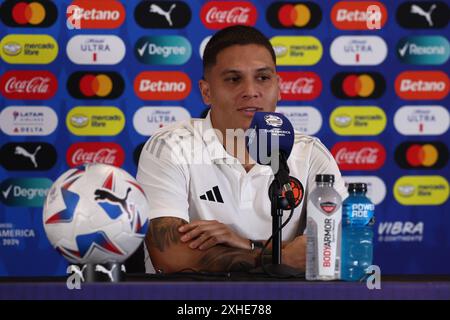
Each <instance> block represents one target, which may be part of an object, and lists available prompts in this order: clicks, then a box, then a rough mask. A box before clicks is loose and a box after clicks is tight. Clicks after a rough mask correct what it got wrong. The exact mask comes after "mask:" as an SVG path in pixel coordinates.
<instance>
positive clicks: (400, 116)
mask: <svg viewBox="0 0 450 320" xmlns="http://www.w3.org/2000/svg"><path fill="white" fill-rule="evenodd" d="M449 124H450V115H449V113H448V111H447V109H445V108H444V107H442V106H403V107H401V108H400V109H398V110H397V112H396V113H395V115H394V125H395V129H396V130H397V131H398V132H400V133H401V134H403V135H405V136H427V135H441V134H443V133H445V132H446V131H447V130H448V127H449Z"/></svg>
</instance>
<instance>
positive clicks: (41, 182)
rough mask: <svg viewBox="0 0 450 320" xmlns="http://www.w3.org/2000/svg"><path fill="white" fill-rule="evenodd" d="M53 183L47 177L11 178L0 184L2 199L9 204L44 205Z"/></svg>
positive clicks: (21, 205) (15, 205) (22, 205)
mask: <svg viewBox="0 0 450 320" xmlns="http://www.w3.org/2000/svg"><path fill="white" fill-rule="evenodd" d="M52 184H53V182H52V181H51V180H50V179H47V178H9V179H6V180H4V181H3V182H2V183H1V184H0V200H1V202H3V203H4V204H5V205H7V206H14V207H17V206H20V207H42V205H43V204H44V200H45V197H46V196H47V194H48V191H49V190H50V187H51V186H52Z"/></svg>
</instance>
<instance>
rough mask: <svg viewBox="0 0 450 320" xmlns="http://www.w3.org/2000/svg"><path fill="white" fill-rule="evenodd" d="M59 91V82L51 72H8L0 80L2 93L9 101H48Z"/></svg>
mask: <svg viewBox="0 0 450 320" xmlns="http://www.w3.org/2000/svg"><path fill="white" fill-rule="evenodd" d="M57 89H58V80H57V79H56V77H55V76H54V75H53V73H51V72H50V71H31V70H29V71H22V70H13V71H7V72H5V73H4V74H3V76H1V78H0V91H1V93H2V95H3V96H4V97H5V98H7V99H20V100H47V99H50V98H52V97H53V96H54V95H55V93H56V91H57Z"/></svg>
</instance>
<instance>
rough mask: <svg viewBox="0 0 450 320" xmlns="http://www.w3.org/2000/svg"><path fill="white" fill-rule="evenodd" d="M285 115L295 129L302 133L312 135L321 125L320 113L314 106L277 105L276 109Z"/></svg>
mask: <svg viewBox="0 0 450 320" xmlns="http://www.w3.org/2000/svg"><path fill="white" fill-rule="evenodd" d="M276 112H279V113H281V114H283V115H285V116H286V118H288V119H289V121H290V122H291V123H292V126H293V127H294V129H295V130H297V131H298V132H300V133H302V134H306V135H314V134H316V133H317V132H319V130H320V128H321V127H322V115H321V113H320V112H319V110H317V109H316V108H314V107H308V106H288V107H277V111H276Z"/></svg>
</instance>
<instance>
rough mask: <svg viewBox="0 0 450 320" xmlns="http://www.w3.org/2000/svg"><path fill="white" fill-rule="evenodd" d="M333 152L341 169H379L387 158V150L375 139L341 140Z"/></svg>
mask: <svg viewBox="0 0 450 320" xmlns="http://www.w3.org/2000/svg"><path fill="white" fill-rule="evenodd" d="M331 153H332V154H333V156H334V158H335V159H336V162H337V164H338V166H339V169H341V170H377V169H379V168H381V167H382V166H383V164H384V162H385V160H386V150H385V149H384V147H383V146H382V145H381V144H380V143H378V142H374V141H358V142H339V143H337V144H335V145H334V146H333V148H332V149H331Z"/></svg>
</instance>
